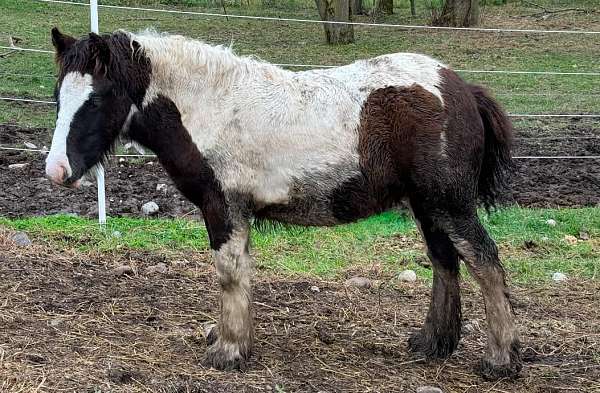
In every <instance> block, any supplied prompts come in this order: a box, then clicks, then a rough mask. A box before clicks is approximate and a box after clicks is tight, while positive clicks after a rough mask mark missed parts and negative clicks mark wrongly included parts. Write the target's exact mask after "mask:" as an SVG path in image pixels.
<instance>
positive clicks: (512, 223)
mask: <svg viewBox="0 0 600 393" xmlns="http://www.w3.org/2000/svg"><path fill="white" fill-rule="evenodd" d="M481 217H482V220H483V222H484V224H485V225H486V227H487V228H488V230H489V231H490V233H491V235H492V236H493V237H494V238H495V239H496V240H497V242H498V244H499V247H500V250H501V256H502V258H503V261H504V263H505V265H506V267H507V269H508V271H509V272H510V274H511V279H512V280H513V281H516V282H520V283H531V282H540V281H548V280H549V277H550V275H551V274H552V273H553V272H556V271H560V272H564V273H567V274H569V275H572V276H578V277H582V278H592V279H597V278H598V277H599V273H600V242H599V241H598V239H599V238H600V209H598V208H582V209H521V208H505V209H502V210H499V211H497V212H494V213H492V214H491V215H489V216H488V215H484V214H482V216H481ZM549 218H552V219H554V220H556V221H557V225H556V226H555V227H550V226H548V225H547V224H546V223H545V221H546V220H547V219H549ZM0 225H5V226H7V227H10V228H13V229H17V230H23V231H26V232H28V233H29V234H31V235H32V236H34V237H35V238H38V239H45V240H47V241H49V242H51V243H52V244H55V245H56V246H58V247H61V248H75V249H78V250H81V251H100V252H122V251H125V250H132V249H134V250H151V251H155V252H166V253H171V252H186V251H207V250H208V249H209V246H208V238H207V234H206V230H205V228H204V226H203V225H202V224H201V223H197V222H194V221H187V220H163V219H160V220H150V219H138V218H125V217H121V218H111V219H109V222H108V225H107V228H106V230H101V229H100V228H99V227H98V226H97V225H96V224H95V223H94V221H91V220H87V219H83V218H78V217H67V216H49V217H33V218H24V219H15V220H9V219H1V218H0ZM114 231H118V232H120V233H121V236H120V237H117V236H114V235H113V232H114ZM580 231H585V232H587V233H589V235H590V237H591V240H588V241H579V242H578V243H577V244H573V245H571V244H568V243H567V242H566V241H565V240H564V236H565V235H573V236H579V233H580ZM526 241H528V242H534V243H535V244H536V246H535V247H533V248H528V247H525V245H524V244H525V242H526ZM252 243H253V253H254V255H255V257H256V259H257V265H258V266H259V268H261V269H268V270H274V271H277V272H279V273H288V274H309V275H316V276H321V277H332V276H335V275H337V274H339V273H341V272H343V271H345V270H347V269H358V270H361V269H369V268H370V267H371V266H373V265H374V264H378V265H380V266H381V268H382V269H383V270H384V271H388V272H397V271H400V270H402V269H405V268H411V269H415V270H416V271H417V274H418V275H419V276H420V277H421V278H423V279H426V280H428V279H430V278H431V271H430V270H429V269H428V268H425V267H422V266H421V265H420V264H419V263H418V261H422V260H424V259H425V258H426V256H425V253H424V250H423V246H422V245H421V243H420V241H419V235H418V233H417V231H416V229H415V226H414V224H413V222H412V220H410V219H409V218H408V217H407V216H406V215H404V214H401V213H397V212H388V213H385V214H382V215H379V216H376V217H372V218H369V219H366V220H362V221H359V222H357V223H354V224H349V225H343V226H338V227H333V228H297V227H289V228H286V227H283V228H282V227H278V228H272V229H269V230H263V231H254V233H253V235H252Z"/></svg>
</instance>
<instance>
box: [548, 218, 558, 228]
mask: <svg viewBox="0 0 600 393" xmlns="http://www.w3.org/2000/svg"><path fill="white" fill-rule="evenodd" d="M546 225H548V226H551V227H555V226H556V220H553V219H551V218H550V219H548V220H546Z"/></svg>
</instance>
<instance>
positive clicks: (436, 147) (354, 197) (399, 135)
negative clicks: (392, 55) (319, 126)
mask: <svg viewBox="0 0 600 393" xmlns="http://www.w3.org/2000/svg"><path fill="white" fill-rule="evenodd" d="M444 121H445V115H444V111H443V108H442V104H441V102H440V100H439V99H438V98H437V97H436V96H434V95H433V94H432V93H431V92H429V91H427V90H425V89H424V88H423V87H421V86H419V85H412V86H409V87H386V88H382V89H377V90H375V91H373V92H372V93H371V94H370V95H369V97H368V98H367V100H366V101H365V104H364V107H363V109H362V112H361V120H360V126H359V130H358V132H359V140H358V153H359V156H360V170H361V173H362V174H361V176H359V177H357V178H354V179H351V180H349V181H347V182H346V183H344V184H343V185H342V187H340V188H339V189H338V190H336V192H335V193H334V195H333V212H334V215H335V216H336V218H338V220H340V221H342V222H348V221H353V220H356V219H358V218H363V217H367V216H369V215H371V214H374V213H378V212H381V211H384V210H386V209H389V208H390V207H391V206H392V205H394V204H396V203H398V202H399V201H400V200H401V199H402V198H403V197H404V196H405V195H406V193H407V191H408V190H409V189H410V188H411V186H412V184H413V181H414V179H413V177H414V176H413V174H414V173H415V171H414V169H415V166H416V165H420V166H422V165H425V166H428V165H429V164H428V162H429V160H430V158H429V157H434V156H436V155H439V152H440V150H441V146H440V141H441V139H440V134H441V132H442V131H443V126H444Z"/></svg>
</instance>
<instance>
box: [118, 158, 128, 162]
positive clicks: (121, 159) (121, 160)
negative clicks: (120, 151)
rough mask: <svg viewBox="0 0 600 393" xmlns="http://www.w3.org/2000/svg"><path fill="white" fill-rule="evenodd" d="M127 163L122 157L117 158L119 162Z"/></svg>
mask: <svg viewBox="0 0 600 393" xmlns="http://www.w3.org/2000/svg"><path fill="white" fill-rule="evenodd" d="M125 161H127V160H126V159H125V158H124V157H121V158H119V162H125Z"/></svg>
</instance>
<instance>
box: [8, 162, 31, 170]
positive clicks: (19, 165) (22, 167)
mask: <svg viewBox="0 0 600 393" xmlns="http://www.w3.org/2000/svg"><path fill="white" fill-rule="evenodd" d="M28 165H29V164H27V163H25V164H10V165H9V166H8V169H13V170H20V169H25V168H27V166H28Z"/></svg>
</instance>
